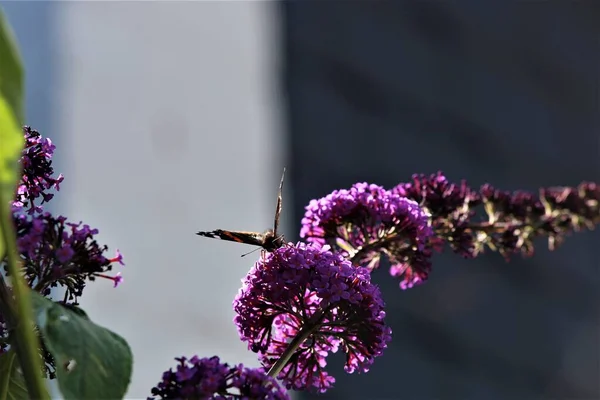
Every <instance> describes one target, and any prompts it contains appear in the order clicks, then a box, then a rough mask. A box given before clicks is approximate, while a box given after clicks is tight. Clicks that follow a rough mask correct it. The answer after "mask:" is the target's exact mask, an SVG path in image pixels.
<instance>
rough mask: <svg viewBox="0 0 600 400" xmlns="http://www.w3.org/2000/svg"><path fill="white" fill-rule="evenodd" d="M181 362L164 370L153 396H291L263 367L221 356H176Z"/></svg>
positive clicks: (279, 399) (275, 399)
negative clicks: (231, 363)
mask: <svg viewBox="0 0 600 400" xmlns="http://www.w3.org/2000/svg"><path fill="white" fill-rule="evenodd" d="M176 360H177V361H178V363H179V365H178V366H177V368H176V370H175V371H173V370H172V369H170V370H168V371H166V372H165V373H164V374H163V378H162V381H161V382H160V383H159V384H158V385H157V386H156V387H154V388H152V392H151V393H152V395H153V396H158V397H149V398H148V400H154V399H248V400H250V399H253V400H254V399H256V400H261V399H265V400H288V399H289V398H290V397H289V396H288V395H287V393H286V392H285V391H284V390H283V389H282V388H281V387H280V386H279V384H278V383H277V381H276V380H275V379H273V378H271V377H269V376H267V375H266V374H265V373H264V371H262V370H260V369H251V368H245V367H244V366H243V365H241V364H240V365H237V366H234V367H230V366H229V365H227V364H224V363H221V362H220V360H219V357H211V358H198V357H197V356H194V357H192V358H190V359H189V360H188V359H187V358H185V357H181V358H176Z"/></svg>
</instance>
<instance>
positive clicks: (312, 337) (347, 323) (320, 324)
mask: <svg viewBox="0 0 600 400" xmlns="http://www.w3.org/2000/svg"><path fill="white" fill-rule="evenodd" d="M233 308H234V310H235V312H236V314H237V316H236V317H235V319H234V321H235V324H236V325H237V327H238V332H239V334H240V338H241V339H242V340H243V341H246V342H248V347H249V349H251V350H252V351H254V352H258V353H259V354H260V356H259V357H260V360H261V362H262V363H263V365H264V366H265V368H275V369H276V372H279V374H278V378H280V379H282V380H283V381H284V383H285V384H286V387H287V388H293V389H307V388H310V387H311V386H312V387H316V388H317V389H318V390H319V391H321V392H324V391H326V390H327V389H328V388H329V387H331V385H332V384H333V382H334V381H335V380H334V378H333V377H331V376H330V375H329V374H328V373H327V372H325V371H324V367H325V366H326V364H327V362H326V357H327V355H328V353H330V352H336V351H337V350H338V349H342V351H343V352H345V353H346V363H345V370H346V372H349V373H351V372H354V371H359V372H366V371H368V369H369V366H370V365H371V364H372V363H373V359H374V357H377V356H379V355H381V354H382V352H383V350H384V349H385V348H386V346H387V343H388V342H389V341H390V339H391V329H390V328H389V327H388V326H386V325H385V323H384V318H385V312H384V303H383V300H382V298H381V293H380V291H379V288H378V287H377V286H375V285H374V284H372V283H371V281H370V274H369V271H368V270H367V269H366V268H361V267H354V266H353V265H352V264H351V263H350V262H349V261H348V260H346V259H344V258H343V257H342V256H341V255H340V254H337V253H332V252H330V251H329V246H322V247H321V246H318V245H312V244H308V245H307V244H305V243H298V244H296V245H294V244H291V243H290V244H288V245H286V246H284V247H281V248H279V249H277V250H275V251H274V252H272V253H268V254H266V253H263V257H262V258H261V259H260V260H259V261H258V262H257V263H256V264H255V265H254V267H253V268H252V269H251V270H250V271H249V272H248V275H247V276H246V278H245V280H244V281H243V286H242V288H241V289H240V291H239V293H238V295H237V296H236V298H235V301H234V303H233Z"/></svg>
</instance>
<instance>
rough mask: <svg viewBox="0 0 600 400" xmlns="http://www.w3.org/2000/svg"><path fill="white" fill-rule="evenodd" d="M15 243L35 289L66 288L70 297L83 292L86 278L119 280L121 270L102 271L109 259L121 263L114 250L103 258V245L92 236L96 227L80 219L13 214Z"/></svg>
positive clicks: (104, 250) (104, 269)
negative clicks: (83, 222)
mask: <svg viewBox="0 0 600 400" xmlns="http://www.w3.org/2000/svg"><path fill="white" fill-rule="evenodd" d="M15 226H16V231H17V247H18V250H19V252H20V254H21V259H22V260H23V264H24V265H23V266H24V269H25V277H26V279H27V281H28V283H29V285H30V286H31V287H32V288H34V289H35V290H36V291H38V292H40V293H42V294H44V295H49V294H50V290H51V288H52V287H56V286H57V285H61V286H64V287H65V288H66V293H65V298H68V299H69V300H72V299H73V298H75V297H79V296H81V294H82V291H83V288H84V287H85V282H86V280H87V279H89V280H94V279H95V278H96V277H102V278H107V279H111V280H113V281H114V283H115V286H116V285H117V284H118V283H119V282H121V280H122V278H121V275H120V274H117V275H116V276H112V277H111V276H107V275H104V273H106V272H107V271H110V270H111V269H112V263H114V262H118V263H120V264H121V265H124V264H123V257H122V255H121V254H120V252H119V251H118V250H117V254H116V256H115V257H113V258H106V257H105V256H104V255H103V254H104V253H105V252H106V250H107V247H106V246H100V245H99V244H98V242H97V241H96V240H95V239H94V235H96V234H97V233H98V230H97V229H91V228H90V227H89V226H88V225H82V223H81V222H79V223H77V224H75V223H71V222H67V220H66V218H65V217H61V216H59V217H53V216H52V215H51V214H50V213H43V214H39V215H36V216H35V217H33V218H32V217H30V216H27V215H24V214H17V215H15Z"/></svg>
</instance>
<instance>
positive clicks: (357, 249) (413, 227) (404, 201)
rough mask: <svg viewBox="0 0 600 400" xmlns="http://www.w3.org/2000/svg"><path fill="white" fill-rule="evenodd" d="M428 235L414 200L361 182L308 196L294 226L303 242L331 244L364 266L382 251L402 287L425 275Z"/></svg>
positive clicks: (428, 265)
mask: <svg viewBox="0 0 600 400" xmlns="http://www.w3.org/2000/svg"><path fill="white" fill-rule="evenodd" d="M432 234H433V231H432V229H431V227H430V226H429V217H428V215H427V214H426V213H425V212H424V211H423V209H421V207H419V205H418V204H417V203H416V202H415V201H413V200H410V199H408V198H406V196H404V195H400V194H398V193H394V192H392V191H388V190H385V189H384V188H382V187H381V186H377V185H369V184H367V183H357V184H355V185H353V186H352V187H351V188H350V189H349V190H346V189H342V190H336V191H334V192H333V193H331V194H329V195H327V196H325V197H323V198H321V199H318V200H312V201H311V202H310V203H309V205H308V206H307V207H306V213H305V214H304V218H303V219H302V228H301V230H300V237H302V238H306V241H307V242H309V243H315V244H318V245H323V244H329V245H332V246H337V247H338V248H339V249H340V253H341V254H342V255H343V256H344V257H346V258H348V259H350V260H352V262H353V263H354V264H355V265H361V266H366V267H367V268H368V269H369V270H373V269H375V268H377V267H378V266H379V263H380V260H381V255H382V254H385V255H386V256H387V257H388V259H389V260H390V263H391V265H392V266H391V270H390V271H391V274H392V275H393V276H396V277H400V278H401V282H400V286H401V287H402V288H403V289H406V288H409V287H412V286H414V285H415V284H418V283H421V282H423V281H425V280H426V279H427V276H428V274H429V271H430V269H431V261H430V257H431V250H430V247H429V241H430V240H431V238H432Z"/></svg>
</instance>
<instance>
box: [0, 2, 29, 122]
mask: <svg viewBox="0 0 600 400" xmlns="http://www.w3.org/2000/svg"><path fill="white" fill-rule="evenodd" d="M24 87H25V84H24V73H23V62H22V61H21V54H20V53H19V46H18V45H17V41H16V39H15V35H14V33H13V31H12V29H11V28H10V24H9V23H8V21H7V20H6V17H5V16H4V13H3V12H2V9H0V97H3V98H4V100H5V101H6V102H7V103H8V105H9V108H10V109H11V111H12V113H13V115H14V116H15V118H16V120H17V123H18V124H19V125H21V124H22V123H23V122H24V121H25V112H24V111H23V109H24V107H25V102H24Z"/></svg>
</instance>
